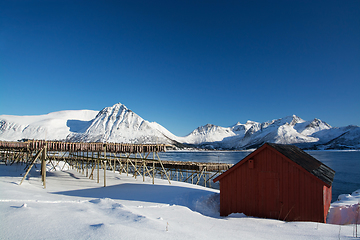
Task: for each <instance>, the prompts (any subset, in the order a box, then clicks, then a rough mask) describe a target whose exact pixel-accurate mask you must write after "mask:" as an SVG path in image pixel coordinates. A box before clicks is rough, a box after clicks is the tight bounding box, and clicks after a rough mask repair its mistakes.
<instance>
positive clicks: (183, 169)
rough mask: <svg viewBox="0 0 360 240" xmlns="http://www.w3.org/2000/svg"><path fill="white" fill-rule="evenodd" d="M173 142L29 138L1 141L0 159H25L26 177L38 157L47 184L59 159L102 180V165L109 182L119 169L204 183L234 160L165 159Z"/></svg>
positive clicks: (89, 175)
mask: <svg viewBox="0 0 360 240" xmlns="http://www.w3.org/2000/svg"><path fill="white" fill-rule="evenodd" d="M167 147H171V145H165V144H126V143H85V142H60V141H44V140H29V141H26V142H7V141H0V160H2V161H3V162H5V164H10V165H11V164H14V163H26V167H25V170H26V173H25V175H24V176H23V178H22V180H21V182H20V184H21V183H22V182H23V181H24V179H25V178H26V176H27V175H28V173H29V172H30V170H31V168H32V167H33V166H34V164H35V163H36V162H37V161H40V162H41V176H42V183H43V186H44V188H46V164H47V163H48V164H51V165H52V167H53V169H55V168H56V167H57V165H58V164H59V162H60V161H64V162H65V163H67V164H68V165H69V166H71V168H73V169H77V171H78V172H81V173H82V174H84V175H86V177H88V178H90V179H94V175H96V179H97V182H98V183H100V173H99V172H100V169H102V170H103V171H104V173H103V175H104V180H103V182H104V186H106V170H112V171H114V172H115V171H118V172H119V174H121V173H126V174H127V175H129V174H133V177H135V178H137V176H142V177H143V181H145V177H150V178H151V179H152V183H153V184H154V183H155V177H161V178H166V179H167V180H168V182H169V184H171V180H177V181H184V182H191V183H193V184H199V183H203V184H204V185H205V186H207V185H210V186H211V180H212V179H213V178H214V177H216V176H218V175H219V174H221V173H222V172H224V171H226V170H228V169H229V168H230V167H231V166H232V164H224V163H200V162H182V161H162V160H161V159H160V157H159V152H165V151H166V148H167Z"/></svg>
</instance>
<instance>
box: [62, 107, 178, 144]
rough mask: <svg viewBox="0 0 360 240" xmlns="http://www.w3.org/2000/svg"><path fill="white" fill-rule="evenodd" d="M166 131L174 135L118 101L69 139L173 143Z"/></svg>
mask: <svg viewBox="0 0 360 240" xmlns="http://www.w3.org/2000/svg"><path fill="white" fill-rule="evenodd" d="M84 126H86V124H85V125H84ZM164 133H166V134H167V135H168V136H170V137H173V135H172V134H171V133H170V132H168V131H167V130H166V129H165V128H163V127H162V126H160V125H159V124H157V123H155V122H152V123H151V122H148V121H146V120H144V119H142V118H141V117H140V116H139V115H137V114H136V113H134V112H133V111H131V110H130V109H128V108H127V107H126V106H125V105H123V104H121V103H118V104H115V105H114V106H112V107H106V108H104V109H103V110H101V111H100V112H99V113H98V114H97V115H96V116H95V118H94V119H93V120H91V122H90V123H89V125H88V126H86V128H83V129H79V131H77V132H73V133H71V134H69V135H68V136H67V140H68V141H76V142H79V141H83V142H124V143H173V141H172V140H171V139H170V138H169V137H168V136H166V135H165V134H164Z"/></svg>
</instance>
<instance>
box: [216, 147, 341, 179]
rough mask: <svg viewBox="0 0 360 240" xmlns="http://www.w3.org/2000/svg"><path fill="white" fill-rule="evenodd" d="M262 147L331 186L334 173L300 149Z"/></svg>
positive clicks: (233, 168)
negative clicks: (280, 155)
mask: <svg viewBox="0 0 360 240" xmlns="http://www.w3.org/2000/svg"><path fill="white" fill-rule="evenodd" d="M264 145H265V146H264ZM264 145H263V146H262V147H260V148H261V149H263V147H266V146H269V147H271V148H273V149H275V150H276V151H278V152H279V153H281V154H282V155H284V156H285V157H286V158H288V159H289V160H291V161H292V162H294V163H296V164H297V165H299V166H301V167H302V168H303V169H305V170H306V171H307V172H309V173H311V174H312V175H314V176H315V177H317V178H318V179H320V180H321V181H323V182H324V183H325V184H326V185H328V186H331V185H332V182H333V180H334V176H335V171H334V170H332V169H331V168H330V167H328V166H326V165H325V164H323V163H322V162H320V161H319V160H317V159H316V158H314V157H313V156H311V155H310V154H308V153H306V152H304V151H303V150H301V149H300V148H298V147H296V146H293V145H285V144H275V143H265V144H264ZM260 148H259V149H260ZM259 149H257V150H255V151H254V152H253V153H252V154H250V155H248V156H247V157H245V158H244V159H243V160H241V161H240V162H238V163H237V164H235V165H234V166H233V167H232V168H230V169H229V170H228V171H226V172H225V173H223V174H222V175H220V176H218V177H217V178H215V179H214V182H216V181H219V180H221V178H223V177H225V176H226V175H227V174H228V173H230V172H232V171H234V170H235V169H236V168H237V165H242V164H243V163H244V162H245V161H246V160H247V159H250V158H251V157H252V156H254V155H255V154H256V153H257V151H258V150H259Z"/></svg>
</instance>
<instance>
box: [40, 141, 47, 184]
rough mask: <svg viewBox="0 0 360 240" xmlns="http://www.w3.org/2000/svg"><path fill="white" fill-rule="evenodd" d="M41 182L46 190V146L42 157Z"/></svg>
mask: <svg viewBox="0 0 360 240" xmlns="http://www.w3.org/2000/svg"><path fill="white" fill-rule="evenodd" d="M41 180H42V182H43V186H44V188H46V145H45V146H44V149H43V152H42V156H41Z"/></svg>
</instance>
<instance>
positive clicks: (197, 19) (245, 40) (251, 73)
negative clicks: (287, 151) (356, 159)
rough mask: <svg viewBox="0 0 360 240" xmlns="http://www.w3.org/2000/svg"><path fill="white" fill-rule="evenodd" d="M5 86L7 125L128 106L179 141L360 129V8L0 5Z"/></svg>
mask: <svg viewBox="0 0 360 240" xmlns="http://www.w3.org/2000/svg"><path fill="white" fill-rule="evenodd" d="M0 83H1V86H0V115H1V114H8V115H38V114H46V113H49V112H54V111H60V110H80V109H91V110H101V109H102V108H104V107H107V106H112V105H114V104H115V103H118V102H121V103H123V104H125V105H126V106H127V107H128V108H130V109H131V110H133V111H134V112H136V113H137V114H139V115H140V116H141V117H143V118H144V119H146V120H149V121H156V122H158V123H160V124H161V125H163V126H164V127H166V128H167V129H168V130H170V131H171V132H173V133H174V134H176V135H179V136H184V135H186V134H188V133H190V132H191V131H192V130H193V129H195V128H196V127H198V126H201V125H205V124H207V123H211V124H215V125H220V126H224V127H226V126H230V125H233V124H235V123H236V122H238V121H240V122H242V123H245V122H246V121H247V120H253V121H258V122H263V121H268V120H272V119H276V118H281V117H285V116H288V115H292V114H296V115H298V116H299V117H301V118H303V119H305V120H312V119H313V118H320V119H322V120H324V121H326V122H328V123H329V124H330V125H332V126H338V127H339V126H345V125H349V124H353V125H360V1H359V0H346V1H327V0H326V1H325V0H324V1H310V0H309V1H295V0H291V1H289V0H286V1H272V0H271V1H270V0H269V1H248V0H247V1H235V0H234V1H220V0H219V1H208V0H204V1H197V0H189V1H168V0H163V1H156V0H151V1H137V0H131V1H89V0H84V1H76V0H70V1H66V0H51V1H49V0H43V1H39V0H33V1H30V0H23V1H21V0H2V1H1V3H0Z"/></svg>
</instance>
